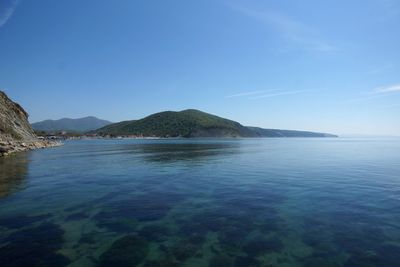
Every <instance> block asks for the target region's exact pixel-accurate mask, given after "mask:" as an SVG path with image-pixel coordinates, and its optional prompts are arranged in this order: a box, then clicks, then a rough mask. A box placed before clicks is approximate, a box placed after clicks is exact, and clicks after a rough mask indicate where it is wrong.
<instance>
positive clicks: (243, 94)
mask: <svg viewBox="0 0 400 267" xmlns="http://www.w3.org/2000/svg"><path fill="white" fill-rule="evenodd" d="M274 91H280V90H279V89H270V90H258V91H246V92H240V93H236V94H233V95H228V96H226V98H234V97H243V96H253V95H259V94H264V93H267V92H274Z"/></svg>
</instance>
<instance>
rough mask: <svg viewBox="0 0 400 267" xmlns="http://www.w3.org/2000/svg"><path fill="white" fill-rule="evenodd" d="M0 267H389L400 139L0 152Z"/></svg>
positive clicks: (146, 143)
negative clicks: (6, 155)
mask: <svg viewBox="0 0 400 267" xmlns="http://www.w3.org/2000/svg"><path fill="white" fill-rule="evenodd" d="M0 266H2V267H9V266H13V267H20V266H52V267H55V266H71V267H72V266H74V267H75V266H83V267H86V266H87V267H90V266H100V267H106V266H107V267H125V266H126V267H128V266H139V267H174V266H184V267H203V266H204V267H292V266H293V267H336V266H337V267H374V266H379V267H380V266H382V267H397V266H400V139H398V138H260V139H239V138H238V139H154V140H145V139H130V140H125V139H123V140H116V139H113V140H75V141H65V143H64V145H63V146H62V147H56V148H50V149H43V150H35V151H29V152H23V153H18V154H14V155H11V156H8V157H5V158H0Z"/></svg>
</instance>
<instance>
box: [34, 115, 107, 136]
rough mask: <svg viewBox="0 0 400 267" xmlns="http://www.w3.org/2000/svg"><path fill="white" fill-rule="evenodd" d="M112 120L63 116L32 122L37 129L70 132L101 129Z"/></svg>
mask: <svg viewBox="0 0 400 267" xmlns="http://www.w3.org/2000/svg"><path fill="white" fill-rule="evenodd" d="M111 123H112V122H110V121H107V120H101V119H98V118H96V117H93V116H88V117H84V118H79V119H70V118H63V119H59V120H45V121H40V122H36V123H32V128H33V129H35V130H37V131H46V132H51V131H70V132H82V133H84V132H88V131H92V130H96V129H99V128H101V127H104V126H106V125H109V124H111Z"/></svg>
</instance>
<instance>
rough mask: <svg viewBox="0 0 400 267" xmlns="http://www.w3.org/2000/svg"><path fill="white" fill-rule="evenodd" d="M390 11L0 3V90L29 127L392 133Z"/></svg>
mask: <svg viewBox="0 0 400 267" xmlns="http://www.w3.org/2000/svg"><path fill="white" fill-rule="evenodd" d="M399 48H400V1H396V0H354V1H347V0H346V1H345V0H339V1H338V0H327V1H319V0H314V1H297V0H292V1H272V0H271V1H267V0H264V1H261V0H260V1H249V0H246V1H245V0H243V1H234V0H201V1H187V0H171V1H165V0H159V1H152V0H149V1H147V0H146V1H139V0H137V1H135V0H119V1H110V0H107V1H105V0H57V1H54V0H20V1H14V0H0V88H2V89H4V90H6V92H7V94H9V95H10V97H12V98H13V99H14V100H15V101H17V102H19V103H20V104H22V105H23V106H24V107H25V108H26V110H27V111H28V112H29V113H30V120H31V121H32V122H35V121H39V120H43V119H58V118H62V117H72V118H78V117H83V116H87V115H94V116H97V117H99V118H103V119H108V120H111V121H120V120H128V119H137V118H141V117H143V116H146V115H149V114H151V113H154V112H158V111H163V110H182V109H186V108H196V109H200V110H203V111H206V112H210V113H214V114H217V115H220V116H223V117H227V118H230V119H234V120H237V121H239V122H241V123H242V124H245V125H253V126H262V127H270V128H284V129H300V130H314V131H324V132H331V133H338V134H351V133H363V134H382V135H400V75H399V74H400V72H399V71H400V49H399Z"/></svg>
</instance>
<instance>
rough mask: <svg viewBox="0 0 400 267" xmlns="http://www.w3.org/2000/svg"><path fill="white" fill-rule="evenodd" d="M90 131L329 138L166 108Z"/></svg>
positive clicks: (177, 135) (169, 134)
mask: <svg viewBox="0 0 400 267" xmlns="http://www.w3.org/2000/svg"><path fill="white" fill-rule="evenodd" d="M91 133H97V134H99V135H137V136H146V137H151V136H154V137H328V136H333V135H329V134H324V133H314V132H304V131H291V130H275V129H263V128H256V127H245V126H243V125H241V124H240V123H238V122H235V121H232V120H228V119H224V118H221V117H218V116H215V115H212V114H208V113H205V112H202V111H199V110H195V109H188V110H183V111H180V112H175V111H165V112H160V113H156V114H153V115H150V116H148V117H145V118H143V119H140V120H132V121H123V122H119V123H114V124H110V125H107V126H105V127H103V128H100V129H98V130H95V131H92V132H91Z"/></svg>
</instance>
